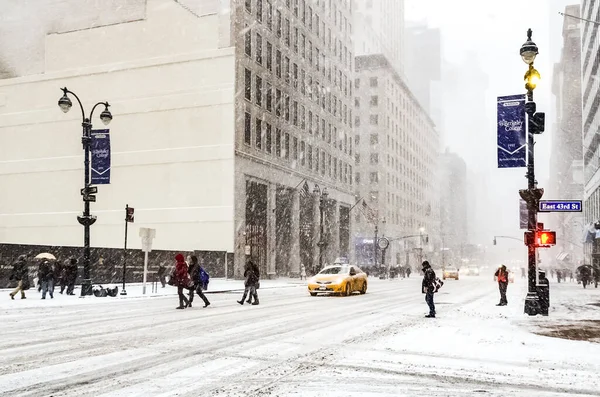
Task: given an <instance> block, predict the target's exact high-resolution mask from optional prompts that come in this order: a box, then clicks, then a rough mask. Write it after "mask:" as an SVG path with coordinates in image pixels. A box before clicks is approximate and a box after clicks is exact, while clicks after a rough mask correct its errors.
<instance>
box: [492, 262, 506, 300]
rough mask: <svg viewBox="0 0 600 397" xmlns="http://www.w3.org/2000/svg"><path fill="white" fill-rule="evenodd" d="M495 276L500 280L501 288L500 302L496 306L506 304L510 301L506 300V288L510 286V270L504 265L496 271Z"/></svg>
mask: <svg viewBox="0 0 600 397" xmlns="http://www.w3.org/2000/svg"><path fill="white" fill-rule="evenodd" d="M494 278H495V279H496V281H498V288H499V289H500V303H498V304H497V305H496V306H506V305H508V301H507V300H506V289H507V288H508V270H506V266H504V265H502V266H500V268H499V269H498V270H496V273H494Z"/></svg>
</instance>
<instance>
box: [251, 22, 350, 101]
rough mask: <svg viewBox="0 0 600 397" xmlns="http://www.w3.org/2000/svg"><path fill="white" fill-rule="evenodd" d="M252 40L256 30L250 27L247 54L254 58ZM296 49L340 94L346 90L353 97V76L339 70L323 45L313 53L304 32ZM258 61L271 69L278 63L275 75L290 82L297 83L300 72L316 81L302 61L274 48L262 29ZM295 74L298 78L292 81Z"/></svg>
mask: <svg viewBox="0 0 600 397" xmlns="http://www.w3.org/2000/svg"><path fill="white" fill-rule="evenodd" d="M252 40H253V39H252V29H251V28H249V27H247V28H246V33H245V34H244V53H245V54H246V56H248V57H249V58H251V59H252V49H253V45H252V44H253V42H252ZM263 44H264V47H263ZM294 51H295V52H296V53H297V54H299V55H300V57H301V58H302V59H304V60H306V61H307V63H308V66H310V67H313V69H314V70H315V71H316V72H317V73H321V75H322V76H323V78H324V79H325V80H327V81H329V82H330V83H332V84H333V86H334V87H336V88H337V89H338V90H339V91H340V93H343V95H344V96H346V97H348V98H350V97H352V84H351V82H350V78H348V76H347V75H346V73H344V72H343V71H342V69H341V68H340V69H338V67H337V65H335V64H333V63H332V62H330V61H329V60H328V59H326V57H325V53H324V52H321V51H320V50H319V48H317V47H315V48H314V53H313V46H312V42H311V41H310V40H308V42H307V40H306V37H305V36H304V34H302V39H301V41H300V46H299V50H298V48H296V45H295V46H294ZM254 60H255V62H256V63H257V64H258V65H261V66H264V67H265V68H266V69H267V70H268V71H269V72H272V71H273V65H275V76H277V78H279V79H282V78H283V79H284V80H285V83H286V84H290V81H296V82H297V81H298V78H299V77H300V75H302V76H306V77H307V79H308V80H310V81H312V80H313V78H312V76H311V75H310V74H309V72H308V70H307V71H304V69H303V68H302V67H301V66H298V63H296V62H291V60H290V57H289V56H287V55H285V52H284V51H283V52H282V51H281V50H280V49H279V48H277V47H274V46H273V44H272V43H271V42H270V41H268V40H265V39H264V38H263V36H262V35H261V34H260V33H259V32H256V34H255V36H254ZM298 71H300V72H298ZM293 77H294V79H293V80H292V78H293ZM315 81H316V79H315ZM309 86H310V85H309ZM323 87H325V84H323Z"/></svg>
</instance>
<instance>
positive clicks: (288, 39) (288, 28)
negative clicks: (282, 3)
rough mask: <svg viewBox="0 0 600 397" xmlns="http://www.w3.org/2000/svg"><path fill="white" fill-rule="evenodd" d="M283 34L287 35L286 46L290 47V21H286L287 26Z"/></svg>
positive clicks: (284, 27)
mask: <svg viewBox="0 0 600 397" xmlns="http://www.w3.org/2000/svg"><path fill="white" fill-rule="evenodd" d="M283 34H284V35H285V45H286V46H288V47H289V46H290V20H289V19H287V18H286V19H285V24H284V25H283Z"/></svg>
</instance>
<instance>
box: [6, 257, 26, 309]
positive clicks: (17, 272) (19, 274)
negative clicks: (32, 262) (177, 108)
mask: <svg viewBox="0 0 600 397" xmlns="http://www.w3.org/2000/svg"><path fill="white" fill-rule="evenodd" d="M9 279H10V280H16V281H17V288H15V290H14V291H13V292H11V293H10V299H15V295H16V294H18V293H19V292H20V293H21V299H27V297H26V296H25V291H26V290H28V289H29V286H30V285H29V268H28V265H27V257H26V256H25V255H21V256H19V259H18V260H17V261H16V262H15V263H14V265H13V270H12V273H11V275H10V277H9Z"/></svg>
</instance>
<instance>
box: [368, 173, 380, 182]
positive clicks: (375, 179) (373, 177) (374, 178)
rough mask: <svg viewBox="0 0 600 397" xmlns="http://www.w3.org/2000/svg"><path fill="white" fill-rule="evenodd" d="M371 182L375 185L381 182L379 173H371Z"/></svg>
mask: <svg viewBox="0 0 600 397" xmlns="http://www.w3.org/2000/svg"><path fill="white" fill-rule="evenodd" d="M370 178H371V184H372V185H374V184H376V183H378V182H379V174H378V173H377V172H371V174H370Z"/></svg>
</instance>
